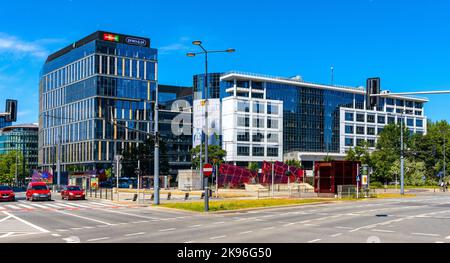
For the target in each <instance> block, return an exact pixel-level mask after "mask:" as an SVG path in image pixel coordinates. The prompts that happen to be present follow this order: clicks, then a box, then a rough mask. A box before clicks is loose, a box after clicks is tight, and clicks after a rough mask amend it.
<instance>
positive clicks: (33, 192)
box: [25, 182, 52, 201]
mask: <svg viewBox="0 0 450 263" xmlns="http://www.w3.org/2000/svg"><path fill="white" fill-rule="evenodd" d="M25 197H26V199H27V200H31V201H36V200H45V201H51V200H52V193H51V192H50V188H48V186H47V184H46V183H42V182H35V183H29V184H28V187H27V192H26V194H25Z"/></svg>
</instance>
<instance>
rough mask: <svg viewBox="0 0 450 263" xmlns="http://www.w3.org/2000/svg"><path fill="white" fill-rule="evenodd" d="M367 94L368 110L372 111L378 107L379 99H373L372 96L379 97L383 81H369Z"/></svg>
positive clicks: (373, 79)
mask: <svg viewBox="0 0 450 263" xmlns="http://www.w3.org/2000/svg"><path fill="white" fill-rule="evenodd" d="M366 92H367V105H366V109H368V110H372V109H373V108H374V107H377V106H378V103H379V98H378V97H373V96H371V95H377V94H380V93H381V79H380V78H370V79H367V87H366Z"/></svg>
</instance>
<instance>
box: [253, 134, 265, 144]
mask: <svg viewBox="0 0 450 263" xmlns="http://www.w3.org/2000/svg"><path fill="white" fill-rule="evenodd" d="M252 137H253V142H264V134H263V133H262V132H253V136H252Z"/></svg>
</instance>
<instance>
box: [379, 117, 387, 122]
mask: <svg viewBox="0 0 450 263" xmlns="http://www.w3.org/2000/svg"><path fill="white" fill-rule="evenodd" d="M378 123H380V124H386V117H385V116H378Z"/></svg>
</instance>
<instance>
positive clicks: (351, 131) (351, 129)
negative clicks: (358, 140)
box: [345, 125, 355, 134]
mask: <svg viewBox="0 0 450 263" xmlns="http://www.w3.org/2000/svg"><path fill="white" fill-rule="evenodd" d="M345 133H346V134H354V133H355V129H354V127H353V126H350V125H346V126H345Z"/></svg>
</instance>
